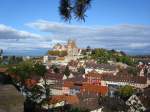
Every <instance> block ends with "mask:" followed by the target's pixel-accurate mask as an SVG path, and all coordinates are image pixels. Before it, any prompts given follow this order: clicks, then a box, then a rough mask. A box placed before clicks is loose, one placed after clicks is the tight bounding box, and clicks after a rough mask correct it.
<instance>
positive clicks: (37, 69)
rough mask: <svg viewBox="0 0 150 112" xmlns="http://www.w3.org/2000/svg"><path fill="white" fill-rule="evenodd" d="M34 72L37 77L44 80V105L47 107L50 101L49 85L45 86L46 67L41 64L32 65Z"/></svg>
mask: <svg viewBox="0 0 150 112" xmlns="http://www.w3.org/2000/svg"><path fill="white" fill-rule="evenodd" d="M34 72H35V73H36V74H37V75H39V76H40V77H42V79H43V80H44V85H43V86H44V89H45V96H46V98H45V101H46V103H47V104H48V105H49V99H50V87H49V86H50V85H48V84H47V79H46V73H47V69H46V67H45V66H44V65H43V64H41V63H36V64H35V65H34Z"/></svg>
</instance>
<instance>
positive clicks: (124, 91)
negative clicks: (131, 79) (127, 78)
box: [118, 85, 134, 100]
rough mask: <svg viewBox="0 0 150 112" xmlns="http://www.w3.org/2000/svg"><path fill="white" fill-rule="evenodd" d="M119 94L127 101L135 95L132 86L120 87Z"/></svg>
mask: <svg viewBox="0 0 150 112" xmlns="http://www.w3.org/2000/svg"><path fill="white" fill-rule="evenodd" d="M118 92H119V95H120V96H121V98H123V99H124V100H127V99H128V98H129V97H130V96H131V95H132V94H133V93H134V89H133V87H132V86H129V85H125V86H122V87H120V88H119V91H118Z"/></svg>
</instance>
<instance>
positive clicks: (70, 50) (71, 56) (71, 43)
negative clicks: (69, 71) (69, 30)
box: [53, 39, 81, 62]
mask: <svg viewBox="0 0 150 112" xmlns="http://www.w3.org/2000/svg"><path fill="white" fill-rule="evenodd" d="M53 51H67V56H66V57H65V61H67V62H68V61H71V60H76V59H77V58H79V55H80V53H81V50H80V49H79V48H78V47H77V45H76V42H75V40H71V39H70V40H68V42H67V44H65V45H62V44H60V43H57V44H56V45H54V47H53Z"/></svg>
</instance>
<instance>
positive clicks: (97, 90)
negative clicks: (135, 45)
mask: <svg viewBox="0 0 150 112" xmlns="http://www.w3.org/2000/svg"><path fill="white" fill-rule="evenodd" d="M11 59H13V61H12V60H11ZM15 60H16V61H15ZM0 62H1V67H0V73H1V78H2V77H9V78H10V79H11V81H12V82H11V83H12V84H13V85H14V86H15V87H16V88H17V89H18V91H19V92H20V93H21V94H22V95H23V96H24V97H25V98H26V101H25V103H26V105H31V104H32V105H33V104H34V107H33V106H29V107H27V109H26V111H25V112H31V110H32V109H35V110H36V112H38V110H42V111H39V112H49V111H50V112H146V111H147V112H148V111H149V109H150V96H149V93H150V61H147V62H145V61H142V60H140V61H139V60H137V59H135V58H134V57H130V56H127V55H126V54H125V53H124V52H119V51H115V50H106V49H100V48H97V49H92V48H90V47H89V46H88V47H87V48H85V49H82V48H78V46H77V44H76V41H75V40H71V39H70V40H68V42H67V43H66V44H60V43H57V44H56V45H54V46H53V49H52V50H49V51H48V52H47V55H45V56H43V57H7V56H3V55H2V52H1V61H0ZM2 75H3V76H2ZM9 78H7V79H9ZM0 81H1V83H2V79H0ZM108 107H109V108H108Z"/></svg>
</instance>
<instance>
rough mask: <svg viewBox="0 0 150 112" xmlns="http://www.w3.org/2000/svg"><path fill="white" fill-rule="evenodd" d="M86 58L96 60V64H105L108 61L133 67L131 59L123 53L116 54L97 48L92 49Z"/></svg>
mask: <svg viewBox="0 0 150 112" xmlns="http://www.w3.org/2000/svg"><path fill="white" fill-rule="evenodd" d="M88 56H89V57H90V58H91V59H95V60H97V62H98V63H107V62H108V61H109V60H113V61H116V62H122V63H125V64H127V65H133V64H134V63H135V62H134V61H133V59H132V58H131V57H130V56H127V55H126V54H125V53H124V52H117V51H115V50H106V49H100V48H97V49H93V50H92V51H91V54H89V55H88Z"/></svg>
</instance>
